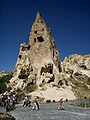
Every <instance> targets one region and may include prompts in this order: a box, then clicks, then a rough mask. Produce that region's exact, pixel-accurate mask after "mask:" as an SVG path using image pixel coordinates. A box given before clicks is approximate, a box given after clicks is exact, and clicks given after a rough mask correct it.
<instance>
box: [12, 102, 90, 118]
mask: <svg viewBox="0 0 90 120" xmlns="http://www.w3.org/2000/svg"><path fill="white" fill-rule="evenodd" d="M57 108H58V104H57V103H48V104H41V105H40V109H39V110H38V111H34V110H32V109H31V107H22V105H20V104H19V105H17V107H16V109H15V110H14V111H12V112H11V114H12V115H13V116H14V117H15V118H16V120H90V108H82V107H76V106H72V105H67V104H66V105H65V110H58V109H57Z"/></svg>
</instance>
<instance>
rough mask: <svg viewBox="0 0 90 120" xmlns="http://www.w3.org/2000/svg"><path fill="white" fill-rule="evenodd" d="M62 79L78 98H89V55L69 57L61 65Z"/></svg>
mask: <svg viewBox="0 0 90 120" xmlns="http://www.w3.org/2000/svg"><path fill="white" fill-rule="evenodd" d="M61 68H62V72H61V74H62V75H63V78H64V79H65V80H67V83H68V82H69V84H70V85H71V86H72V88H73V91H74V93H75V95H76V96H77V97H78V98H84V97H87V98H90V94H89V93H90V54H88V55H78V54H74V55H70V56H69V57H68V58H65V60H64V61H63V62H62V63H61Z"/></svg>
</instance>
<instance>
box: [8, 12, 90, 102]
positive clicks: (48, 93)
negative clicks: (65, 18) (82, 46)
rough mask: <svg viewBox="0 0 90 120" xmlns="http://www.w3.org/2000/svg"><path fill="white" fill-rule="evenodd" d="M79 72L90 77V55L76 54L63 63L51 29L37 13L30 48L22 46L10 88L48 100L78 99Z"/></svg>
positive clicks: (30, 38) (31, 33) (23, 44)
mask: <svg viewBox="0 0 90 120" xmlns="http://www.w3.org/2000/svg"><path fill="white" fill-rule="evenodd" d="M78 60H79V61H78ZM75 61H77V62H75ZM78 62H79V63H80V64H79V63H78ZM83 62H84V66H83ZM84 67H86V68H84ZM78 70H80V72H82V73H85V75H86V76H88V75H89V73H90V55H88V56H85V59H84V57H83V59H82V56H80V55H72V56H70V57H69V58H66V59H65V60H64V61H63V62H61V61H60V60H59V53H58V50H57V49H56V45H55V41H54V39H53V38H52V35H51V31H50V28H49V27H48V26H47V25H46V23H45V22H44V20H43V18H42V16H41V15H40V13H37V15H36V20H35V22H34V24H33V25H32V29H31V32H30V36H29V43H28V45H26V44H25V43H22V44H21V45H20V51H19V55H18V60H17V63H16V66H15V70H14V75H13V78H12V79H11V80H10V84H9V85H8V86H9V87H11V88H12V91H17V92H18V91H23V92H25V93H27V94H30V95H32V96H39V97H41V98H45V99H52V100H53V99H55V100H59V99H60V97H64V98H68V99H75V95H74V92H72V88H73V82H72V81H74V80H76V79H78V78H76V77H75V73H77V72H79V71H78ZM80 75H81V73H80ZM86 76H85V77H86ZM71 77H72V78H71ZM89 77H90V76H89ZM71 83H72V84H71Z"/></svg>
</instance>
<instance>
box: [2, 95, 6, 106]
mask: <svg viewBox="0 0 90 120" xmlns="http://www.w3.org/2000/svg"><path fill="white" fill-rule="evenodd" d="M4 106H5V97H4V95H2V97H1V107H2V108H4Z"/></svg>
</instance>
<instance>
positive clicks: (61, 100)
mask: <svg viewBox="0 0 90 120" xmlns="http://www.w3.org/2000/svg"><path fill="white" fill-rule="evenodd" d="M63 103H64V100H63V98H61V99H60V101H59V106H58V110H65V108H64V107H63Z"/></svg>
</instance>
